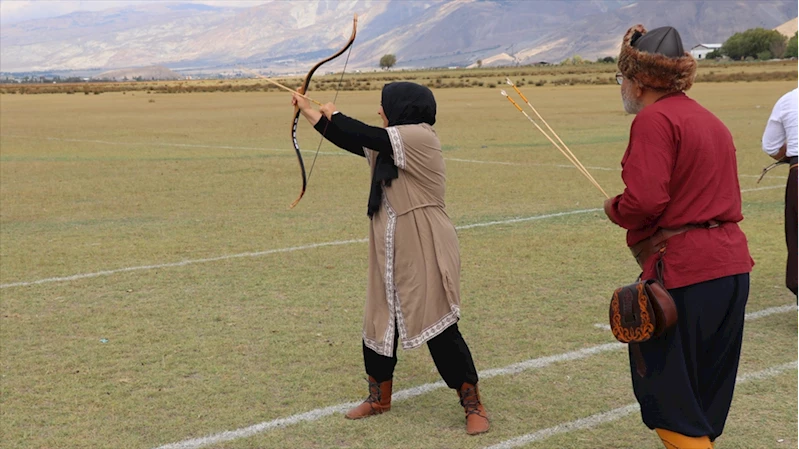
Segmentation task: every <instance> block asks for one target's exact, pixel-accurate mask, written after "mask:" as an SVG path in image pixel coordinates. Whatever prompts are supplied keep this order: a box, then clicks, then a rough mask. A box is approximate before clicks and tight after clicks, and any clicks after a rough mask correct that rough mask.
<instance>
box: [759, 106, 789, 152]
mask: <svg viewBox="0 0 799 449" xmlns="http://www.w3.org/2000/svg"><path fill="white" fill-rule="evenodd" d="M782 101H783V99H782V98H780V100H779V101H777V104H775V105H774V109H773V110H772V111H771V117H769V118H768V123H766V130H765V131H764V132H763V151H765V152H766V154H768V155H769V156H774V155H776V154H777V153H778V152H779V151H780V148H782V146H783V145H785V127H784V126H783V124H782Z"/></svg>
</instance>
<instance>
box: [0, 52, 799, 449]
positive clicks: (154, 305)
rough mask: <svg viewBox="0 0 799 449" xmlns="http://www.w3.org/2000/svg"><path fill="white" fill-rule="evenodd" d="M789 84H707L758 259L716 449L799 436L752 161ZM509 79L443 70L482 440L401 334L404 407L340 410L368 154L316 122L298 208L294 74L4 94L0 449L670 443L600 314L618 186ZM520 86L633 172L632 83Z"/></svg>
mask: <svg viewBox="0 0 799 449" xmlns="http://www.w3.org/2000/svg"><path fill="white" fill-rule="evenodd" d="M794 69H795V66H794ZM494 77H496V78H497V79H501V76H500V75H496V74H495V76H494ZM795 87H796V82H795V81H779V82H750V83H699V84H697V85H696V86H695V87H694V89H692V90H691V91H690V95H691V96H692V97H694V98H696V99H698V100H699V101H700V102H701V103H702V104H703V105H705V106H706V107H708V108H709V109H710V110H712V111H713V112H715V113H716V114H717V115H718V116H719V117H720V118H721V119H722V120H723V121H724V122H725V123H726V124H727V126H728V127H729V128H730V130H731V131H732V133H733V136H734V138H735V142H736V146H737V148H738V163H739V172H740V174H741V178H740V182H741V188H742V190H743V194H742V195H743V200H744V203H743V211H744V215H745V217H746V218H745V220H744V222H742V227H743V229H744V231H745V232H746V233H747V236H748V238H749V243H750V249H751V252H752V255H753V257H754V259H755V260H756V262H757V265H756V267H755V269H754V272H753V273H752V291H751V295H750V299H749V304H748V308H747V310H748V312H749V313H751V314H753V315H751V316H750V321H749V322H748V323H747V328H746V335H745V342H744V347H743V355H742V360H741V372H740V374H741V375H742V376H744V375H748V377H743V378H742V381H743V383H742V384H741V385H740V386H739V387H738V389H737V390H736V396H735V400H734V401H733V407H732V411H731V415H730V419H729V420H728V422H727V428H726V430H725V433H724V435H723V436H722V437H721V438H720V439H719V440H718V442H717V445H716V447H717V448H718V449H733V448H752V449H760V448H790V447H796V446H797V443H798V442H797V434H796V429H797V372H796V366H795V363H796V360H797V314H796V310H795V308H792V307H790V306H792V305H795V303H796V299H795V298H794V297H793V296H792V295H791V294H790V293H789V292H788V291H787V289H785V288H784V287H783V276H784V263H785V257H786V251H785V243H784V236H783V228H782V221H783V219H782V214H783V212H782V211H783V195H784V188H783V186H784V183H785V178H786V175H787V172H786V170H785V169H784V168H782V169H778V170H774V171H772V172H771V173H770V174H769V175H768V176H767V177H766V179H765V180H764V181H763V182H762V183H761V184H756V183H755V181H756V179H757V175H759V172H760V169H761V168H762V167H763V166H765V165H767V164H768V163H769V162H770V159H769V158H768V157H767V156H765V155H764V154H763V153H762V151H761V150H760V143H759V141H760V136H761V134H762V131H763V128H764V126H765V123H766V120H767V118H768V115H769V113H770V111H771V107H772V105H773V104H774V102H775V101H776V100H777V99H778V98H779V97H780V96H781V95H782V94H783V93H785V92H787V91H788V90H790V89H792V88H795ZM498 90H499V89H498V88H497V89H487V88H482V89H460V88H451V89H436V90H435V94H436V96H437V100H438V105H439V113H438V123H437V124H436V129H437V131H438V133H439V136H440V138H441V141H442V144H443V146H444V156H445V158H446V159H447V169H448V195H447V203H448V211H449V214H450V216H451V217H452V219H453V221H454V222H455V224H456V225H457V226H459V237H460V244H461V254H462V263H463V268H462V293H463V305H462V318H463V319H462V321H461V323H460V327H461V330H462V332H463V334H464V336H465V338H466V340H467V342H468V343H469V344H470V346H471V349H472V352H473V354H474V357H475V362H476V364H477V367H478V369H479V370H480V371H481V373H482V376H483V378H482V380H481V383H480V385H481V391H482V394H483V399H484V402H485V404H486V405H487V407H488V409H489V411H490V413H491V415H492V422H493V424H492V425H493V427H492V430H491V432H489V433H488V434H486V435H482V436H479V437H468V436H467V435H466V434H465V432H464V426H463V411H462V408H461V407H460V406H459V405H458V402H457V397H456V394H455V393H454V392H452V391H448V390H447V389H446V388H440V385H433V386H431V385H430V384H431V383H433V382H437V381H438V380H439V377H438V374H437V373H436V371H435V367H434V365H433V363H432V361H431V360H430V356H429V354H428V353H427V350H426V349H420V350H416V351H406V352H403V351H400V354H399V358H400V362H399V364H398V367H397V371H396V373H395V380H394V385H395V389H396V390H397V391H400V394H399V395H398V396H397V398H396V399H395V403H394V406H393V408H392V410H391V412H390V413H388V414H386V415H383V416H380V417H376V418H371V419H368V420H362V421H357V422H352V421H346V420H345V419H344V418H343V416H341V414H340V411H341V410H343V409H344V408H345V406H344V405H343V404H346V403H350V402H355V401H360V400H362V399H363V397H364V396H365V391H366V382H365V381H364V380H363V379H364V377H365V374H364V373H363V367H362V361H361V352H360V345H361V343H360V335H361V322H362V316H361V313H362V308H363V302H364V292H365V274H366V244H365V243H364V241H363V239H365V237H366V236H367V229H368V228H367V226H368V221H367V218H366V200H367V196H368V184H369V174H368V172H367V169H366V164H365V163H364V162H363V161H362V160H360V159H358V158H356V157H354V156H350V155H348V154H346V153H344V152H342V151H339V150H337V149H335V148H333V147H331V146H330V145H328V144H323V145H322V147H321V152H320V154H319V156H318V159H317V161H316V165H315V168H314V170H313V175H312V176H311V179H310V182H309V187H308V192H307V193H306V195H305V198H304V199H303V200H302V201H301V202H300V204H299V205H298V206H297V207H296V208H295V209H293V210H289V209H288V207H287V206H288V205H289V204H290V203H291V202H292V201H293V200H294V198H295V197H296V195H297V194H298V193H299V189H300V176H299V170H298V167H297V161H296V157H295V156H294V153H293V150H292V149H291V143H290V138H289V130H290V118H291V117H290V116H291V112H292V111H291V106H290V104H289V102H290V97H289V96H287V95H284V94H279V93H274V92H241V93H235V92H234V93H223V92H216V93H194V94H189V95H186V94H166V93H165V94H160V95H157V96H148V95H146V94H143V93H137V94H136V95H133V93H131V92H128V93H127V94H123V93H121V92H108V93H105V94H103V95H65V94H54V95H34V96H31V95H2V96H0V201H1V203H2V204H1V205H0V225H1V226H0V261H1V263H0V343H1V344H2V356H1V357H0V376H2V377H1V378H0V434H2V441H3V443H2V446H3V447H5V448H9V449H10V448H155V447H159V446H162V445H169V444H172V443H175V444H173V445H172V446H169V447H173V448H189V447H214V448H230V449H233V448H236V449H240V448H301V449H312V448H327V447H347V448H373V447H380V448H383V447H385V448H409V447H413V448H483V447H491V446H496V447H513V444H514V442H519V443H520V444H522V445H523V446H524V447H529V448H555V447H557V448H579V449H582V448H585V449H587V448H603V449H610V448H646V449H648V448H653V449H654V448H658V447H660V443H659V442H658V441H657V438H656V437H655V436H654V434H653V433H652V432H650V431H648V429H646V428H645V426H644V425H643V424H642V423H641V422H640V418H639V415H638V414H637V412H635V410H632V409H630V408H625V407H626V406H628V405H630V404H633V403H634V402H635V399H634V397H633V395H632V390H631V387H630V379H629V372H628V368H627V362H626V359H625V353H624V351H623V350H622V348H621V347H620V346H616V345H613V344H612V343H613V342H614V341H615V340H614V339H613V337H612V335H611V334H610V332H609V331H607V330H603V329H599V328H597V327H596V326H595V324H597V323H605V322H606V320H607V305H608V300H609V296H610V292H612V290H613V289H614V288H615V287H617V286H619V285H621V284H622V283H628V282H630V281H631V280H632V279H634V278H635V276H636V275H637V274H638V271H637V266H636V264H635V262H634V261H633V260H632V258H631V257H630V256H629V252H628V250H627V249H626V247H625V245H624V233H623V231H622V230H621V229H619V228H617V227H615V226H614V225H612V224H611V223H610V222H608V221H607V220H606V219H605V218H604V214H603V213H602V212H601V211H600V210H599V209H598V208H601V206H602V200H603V197H602V195H601V194H600V193H599V192H597V191H596V190H595V189H594V188H593V187H592V186H591V185H590V184H589V183H588V182H587V181H586V180H585V179H584V178H582V177H581V176H580V175H579V173H578V172H577V171H576V170H574V169H573V168H570V167H569V165H568V162H567V161H566V159H565V158H564V157H563V156H562V155H561V154H560V153H558V152H557V151H556V150H555V149H554V148H553V147H552V146H551V145H550V144H549V143H548V142H547V141H546V140H545V139H544V138H543V137H542V136H540V135H539V134H538V132H537V131H536V130H535V129H534V128H533V127H532V126H530V124H529V123H528V122H527V121H526V119H525V118H524V117H523V116H521V114H519V113H518V112H517V111H516V110H515V109H514V108H513V107H512V106H511V105H509V104H507V101H506V100H504V99H503V98H502V97H501V96H500V94H499V92H498ZM523 90H524V92H525V93H527V94H528V96H529V97H530V99H531V101H532V102H533V104H534V105H535V106H536V108H537V109H538V111H539V112H540V113H541V114H542V115H543V116H544V117H545V118H546V119H547V121H548V122H549V124H550V125H551V126H552V127H553V128H554V129H555V130H556V131H558V133H559V134H560V136H561V137H562V138H563V139H564V140H565V141H566V143H567V144H569V146H570V148H571V149H572V150H573V151H574V152H575V154H577V156H578V157H579V158H580V160H581V161H582V162H583V163H584V164H585V165H586V166H588V167H590V168H589V170H591V172H592V173H593V175H594V177H595V178H596V179H597V180H598V181H599V183H600V184H601V185H602V186H603V187H604V188H605V190H607V191H608V192H609V193H611V194H616V193H618V192H619V191H620V190H621V189H622V183H621V179H620V172H619V161H620V159H621V156H622V153H623V152H624V149H625V146H626V142H627V131H628V129H629V125H630V122H631V120H632V117H631V116H628V115H626V114H624V113H623V110H622V107H621V101H620V99H619V90H618V86H612V85H598V86H589V85H585V86H571V87H550V86H547V85H544V86H543V87H533V86H526V87H524V88H523ZM333 95H334V93H333V92H332V91H324V92H318V93H316V94H314V97H315V98H316V99H318V100H321V101H329V100H332V98H333ZM151 100H154V101H151ZM378 103H379V92H377V91H363V92H360V91H358V92H353V91H348V92H341V93H340V94H339V96H338V100H337V104H338V105H339V108H340V109H341V110H342V111H343V112H345V113H348V114H350V115H352V116H355V117H358V118H361V119H363V120H365V121H367V122H369V123H372V124H375V125H377V124H378V123H379V119H378V117H377V115H376V108H377V104H378ZM299 135H300V139H301V141H300V144H301V146H302V147H303V148H304V149H305V150H307V151H306V152H304V153H303V156H304V158H305V160H306V162H307V163H308V165H310V161H311V160H312V159H313V157H314V152H315V150H316V146H317V144H318V142H319V139H318V134H316V133H315V131H313V130H312V129H311V128H310V126H305V125H303V126H302V128H301V129H300V132H299ZM761 311H765V312H764V313H762V314H758V313H756V312H761ZM489 370H490V371H489ZM328 407H333V408H332V409H328ZM606 412H610V413H607V414H604V415H601V414H603V413H606ZM305 413H307V414H305ZM301 414H305V415H301ZM298 415H299V416H298ZM583 418H588V419H586V420H582V421H577V420H581V419H583ZM575 421H577V423H576V424H575ZM258 424H260V426H256V427H252V428H251V427H250V426H253V425H258ZM225 431H231V432H230V433H227V434H222V432H225ZM203 437H208V438H206V439H200V440H194V441H190V440H192V439H196V438H203ZM517 437H524V438H522V439H521V440H514V438H517Z"/></svg>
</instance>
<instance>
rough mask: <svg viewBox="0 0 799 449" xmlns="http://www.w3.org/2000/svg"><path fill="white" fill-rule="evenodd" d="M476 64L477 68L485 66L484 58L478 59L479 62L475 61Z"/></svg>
mask: <svg viewBox="0 0 799 449" xmlns="http://www.w3.org/2000/svg"><path fill="white" fill-rule="evenodd" d="M475 64H477V68H478V69H479V68H480V67H482V66H483V60H482V59H478V60H477V62H475Z"/></svg>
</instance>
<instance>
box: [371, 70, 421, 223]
mask: <svg viewBox="0 0 799 449" xmlns="http://www.w3.org/2000/svg"><path fill="white" fill-rule="evenodd" d="M381 105H382V106H383V113H384V114H385V115H386V118H387V119H388V126H398V125H417V124H419V123H427V124H428V125H431V126H432V125H434V124H435V123H436V99H435V98H434V97H433V92H431V91H430V89H428V88H427V87H425V86H422V85H420V84H415V83H409V82H398V83H389V84H386V85H385V86H383V94H382V97H381ZM398 176H399V169H397V166H396V165H394V157H393V155H392V153H386V152H380V153H378V155H377V161H376V162H375V171H374V174H373V175H372V189H371V191H370V192H369V206H368V208H367V212H366V213H367V215H369V218H371V217H372V215H374V214H375V212H377V210H378V209H380V201H381V199H382V197H383V184H384V183H385V185H386V186H390V185H391V180H392V179H397V177H398Z"/></svg>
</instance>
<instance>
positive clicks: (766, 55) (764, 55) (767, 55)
mask: <svg viewBox="0 0 799 449" xmlns="http://www.w3.org/2000/svg"><path fill="white" fill-rule="evenodd" d="M771 56H772V55H771V52H770V51H768V50H766V51H761V52H760V53H758V54H757V59H759V60H761V61H768V60H769V59H771Z"/></svg>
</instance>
